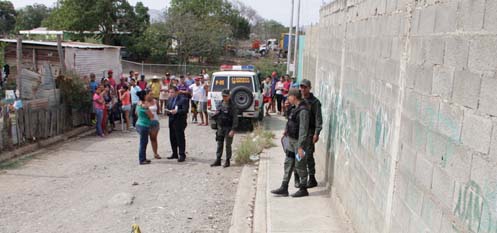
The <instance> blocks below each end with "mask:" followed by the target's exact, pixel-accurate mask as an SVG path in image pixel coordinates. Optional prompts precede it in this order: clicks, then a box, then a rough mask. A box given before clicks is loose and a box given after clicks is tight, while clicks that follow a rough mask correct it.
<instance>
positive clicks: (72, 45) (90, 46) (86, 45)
mask: <svg viewBox="0 0 497 233" xmlns="http://www.w3.org/2000/svg"><path fill="white" fill-rule="evenodd" d="M0 41H1V42H6V43H17V40H14V39H0ZM22 43H23V44H30V45H43V46H55V47H57V42H53V41H35V40H23V41H22ZM62 47H67V48H79V49H105V48H115V49H118V48H120V47H119V46H112V45H105V44H92V43H83V42H72V41H65V42H62Z"/></svg>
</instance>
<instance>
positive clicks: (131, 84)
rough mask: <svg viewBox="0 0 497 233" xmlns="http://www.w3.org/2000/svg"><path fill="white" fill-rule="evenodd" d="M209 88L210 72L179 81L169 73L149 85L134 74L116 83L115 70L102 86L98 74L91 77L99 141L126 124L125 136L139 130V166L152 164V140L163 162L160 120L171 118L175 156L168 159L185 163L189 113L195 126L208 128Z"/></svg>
mask: <svg viewBox="0 0 497 233" xmlns="http://www.w3.org/2000/svg"><path fill="white" fill-rule="evenodd" d="M208 85H209V75H208V74H207V71H206V70H202V72H201V73H200V74H199V75H198V76H195V77H193V76H191V75H190V74H189V73H187V74H186V75H181V76H179V77H176V76H172V75H171V74H170V73H166V74H165V76H164V77H161V78H159V77H157V76H154V77H152V78H151V79H150V80H148V81H147V80H146V79H145V75H143V74H141V75H140V73H138V72H134V71H130V72H129V76H125V75H121V78H120V80H119V82H116V80H115V78H114V72H113V71H112V70H109V71H108V72H107V77H104V78H102V79H101V80H100V82H98V81H97V80H96V76H95V74H90V81H89V84H88V87H89V90H90V91H91V94H92V100H93V109H94V114H93V115H94V119H95V127H96V133H97V135H98V136H99V137H106V136H108V135H109V134H110V133H112V132H113V131H114V130H116V128H115V127H116V124H115V122H116V121H120V122H121V123H122V124H121V125H122V131H123V132H130V130H131V129H136V131H137V132H138V133H139V134H140V150H139V162H140V164H148V163H150V160H148V159H147V158H146V155H145V152H146V147H147V145H148V142H149V140H150V142H151V145H152V150H153V153H154V158H156V159H161V157H160V155H159V153H158V151H157V145H158V142H157V137H158V134H159V130H160V123H159V122H160V116H161V115H165V116H169V127H170V129H171V130H170V140H171V146H172V149H173V155H172V156H170V157H168V158H169V159H178V161H179V162H183V161H184V160H185V138H184V129H185V128H186V121H187V115H188V112H189V110H190V109H191V113H192V114H191V115H192V123H194V124H198V125H199V126H207V125H208V115H207V94H208ZM190 106H191V108H190ZM199 115H200V119H201V121H200V123H198V116H199ZM178 150H179V152H178Z"/></svg>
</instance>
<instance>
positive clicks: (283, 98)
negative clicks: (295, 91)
mask: <svg viewBox="0 0 497 233" xmlns="http://www.w3.org/2000/svg"><path fill="white" fill-rule="evenodd" d="M290 88H298V83H297V81H296V80H295V77H292V78H290V76H289V75H283V76H281V77H278V74H277V73H276V72H273V73H272V74H271V76H267V77H266V78H265V79H264V81H263V82H262V96H263V98H264V100H263V101H264V105H265V109H264V110H265V113H266V116H268V117H269V116H271V114H270V113H276V110H278V115H286V113H287V107H286V105H285V103H286V102H287V99H288V93H289V91H290Z"/></svg>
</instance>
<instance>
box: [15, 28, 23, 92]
mask: <svg viewBox="0 0 497 233" xmlns="http://www.w3.org/2000/svg"><path fill="white" fill-rule="evenodd" d="M16 55H17V64H16V65H17V78H16V87H17V88H16V89H17V90H18V91H19V96H17V98H19V99H21V96H22V94H21V93H22V79H21V72H22V36H21V35H17V50H16Z"/></svg>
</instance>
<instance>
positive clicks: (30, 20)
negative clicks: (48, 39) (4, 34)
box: [15, 3, 50, 31]
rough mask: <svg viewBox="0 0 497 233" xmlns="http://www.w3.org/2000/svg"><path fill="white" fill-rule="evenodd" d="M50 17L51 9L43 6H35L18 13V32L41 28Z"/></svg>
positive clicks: (27, 7)
mask: <svg viewBox="0 0 497 233" xmlns="http://www.w3.org/2000/svg"><path fill="white" fill-rule="evenodd" d="M49 15H50V8H48V7H47V6H45V5H43V4H36V3H35V4H33V5H30V6H26V7H24V8H22V9H20V10H18V11H17V17H16V21H17V22H16V28H15V30H16V31H20V30H30V29H33V28H37V27H40V26H41V22H42V21H43V20H45V19H46V18H48V16H49Z"/></svg>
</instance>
